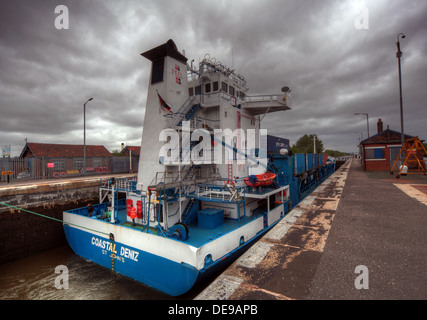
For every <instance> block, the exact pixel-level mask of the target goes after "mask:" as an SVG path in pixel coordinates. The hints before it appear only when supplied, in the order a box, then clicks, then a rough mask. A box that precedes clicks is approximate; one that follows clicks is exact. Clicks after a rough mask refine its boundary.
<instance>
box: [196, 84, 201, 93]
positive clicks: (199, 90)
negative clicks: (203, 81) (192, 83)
mask: <svg viewBox="0 0 427 320" xmlns="http://www.w3.org/2000/svg"><path fill="white" fill-rule="evenodd" d="M201 93H202V87H201V86H197V87H196V94H201Z"/></svg>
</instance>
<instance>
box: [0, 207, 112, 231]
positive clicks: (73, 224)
mask: <svg viewBox="0 0 427 320" xmlns="http://www.w3.org/2000/svg"><path fill="white" fill-rule="evenodd" d="M0 204H2V205H4V206H7V207H10V208H14V209H17V210H21V211H25V212H28V213H31V214H35V215H37V216H40V217H43V218H47V219H50V220H53V221H57V222H61V223H65V224H69V225H70V226H74V227H79V228H82V229H86V230H89V231H93V232H97V233H102V234H105V235H107V236H109V235H110V234H109V233H106V232H102V231H98V230H94V229H91V228H87V227H83V226H80V225H78V224H75V223H71V222H64V220H61V219H57V218H54V217H49V216H46V215H44V214H41V213H37V212H34V211H30V210H26V209H23V208H18V207H15V206H12V205H11V204H7V203H4V202H0Z"/></svg>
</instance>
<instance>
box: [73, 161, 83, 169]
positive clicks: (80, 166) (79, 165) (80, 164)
mask: <svg viewBox="0 0 427 320" xmlns="http://www.w3.org/2000/svg"><path fill="white" fill-rule="evenodd" d="M83 167H84V164H83V159H74V169H76V170H80V169H83Z"/></svg>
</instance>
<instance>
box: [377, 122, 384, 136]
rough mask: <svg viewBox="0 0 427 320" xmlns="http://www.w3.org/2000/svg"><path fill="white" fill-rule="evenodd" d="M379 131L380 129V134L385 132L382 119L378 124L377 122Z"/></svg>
mask: <svg viewBox="0 0 427 320" xmlns="http://www.w3.org/2000/svg"><path fill="white" fill-rule="evenodd" d="M377 129H378V133H380V132H382V131H384V130H383V122H382V120H381V119H378V122H377Z"/></svg>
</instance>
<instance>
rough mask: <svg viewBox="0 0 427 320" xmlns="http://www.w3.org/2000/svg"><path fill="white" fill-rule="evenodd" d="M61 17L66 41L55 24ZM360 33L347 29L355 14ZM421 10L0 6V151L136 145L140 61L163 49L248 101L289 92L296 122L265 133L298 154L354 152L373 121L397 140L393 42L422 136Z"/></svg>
mask: <svg viewBox="0 0 427 320" xmlns="http://www.w3.org/2000/svg"><path fill="white" fill-rule="evenodd" d="M59 4H63V5H66V6H67V7H68V9H69V18H70V25H69V29H68V30H57V29H56V28H55V25H54V21H55V18H56V17H57V14H55V13H54V9H55V7H56V6H57V5H59ZM364 7H366V8H367V9H368V12H369V28H368V29H367V30H358V29H357V28H356V27H355V25H354V21H355V19H356V18H357V16H358V14H360V11H361V9H362V8H364ZM426 16H427V3H426V2H425V1H422V0H421V1H403V0H394V1H366V2H362V1H340V0H336V1H334V0H330V1H308V0H307V1H296V0H293V1H235V0H224V1H184V0H180V1H100V0H99V1H94V0H92V1H81V0H80V1H78V0H77V1H76V0H75V1H67V0H61V1H51V0H44V1H37V2H35V1H23V0H19V1H5V0H1V1H0V51H1V56H0V68H1V71H2V72H1V74H0V107H1V110H2V116H1V118H0V137H1V139H0V144H2V145H3V144H11V145H12V152H13V153H14V154H19V153H20V151H21V149H22V147H23V145H24V139H25V138H28V140H29V141H36V142H63V143H81V141H82V126H83V119H82V118H83V115H82V109H83V103H84V102H85V101H86V100H87V99H88V98H89V97H94V100H93V101H91V102H90V103H88V104H87V131H88V132H87V139H88V143H90V144H104V145H106V146H107V148H109V149H110V150H111V149H117V148H119V146H120V143H121V142H125V143H128V144H135V145H139V144H140V139H141V130H142V122H143V113H144V108H145V100H146V89H147V84H148V76H149V74H148V73H149V68H150V63H149V62H148V61H147V60H146V59H144V58H142V57H141V56H140V53H141V52H143V51H145V50H148V49H150V48H152V47H154V46H157V45H159V44H161V43H164V42H165V41H167V40H168V39H170V38H172V39H174V41H175V42H176V43H177V45H178V48H179V49H180V50H183V49H185V53H186V56H187V57H188V58H189V62H190V61H191V60H192V59H195V63H198V62H199V61H200V60H201V59H203V57H204V55H205V54H206V53H210V55H211V56H213V57H215V58H216V59H217V60H219V61H221V62H222V63H225V64H227V65H230V66H233V67H234V68H235V69H236V71H237V72H238V73H240V74H242V75H244V76H245V78H246V80H247V82H248V86H249V88H250V91H249V94H262V93H266V94H274V93H279V92H280V88H281V87H283V86H284V85H287V86H289V87H291V88H292V90H293V91H292V94H293V110H291V111H286V112H283V113H280V114H279V113H277V114H272V115H268V116H267V117H266V118H265V119H264V121H263V127H264V128H268V129H269V132H270V133H271V134H276V135H281V136H283V137H286V138H290V139H291V143H295V142H296V139H298V138H299V137H300V136H301V135H303V134H305V133H316V134H318V135H319V138H320V139H322V140H323V142H324V145H325V147H327V148H331V149H340V150H342V151H355V150H356V148H355V146H356V144H357V142H358V138H359V137H360V133H361V132H362V133H363V136H364V137H365V138H366V119H365V118H364V117H362V116H354V115H353V113H354V112H368V113H369V115H370V120H371V123H370V124H371V126H370V130H371V134H372V133H374V132H375V130H376V125H375V123H376V121H377V119H378V118H382V119H383V121H384V123H385V124H386V125H387V124H390V127H391V128H392V129H395V130H400V118H399V97H398V82H397V79H398V78H397V59H396V57H395V52H396V45H395V42H396V36H397V34H398V33H399V32H405V33H407V35H408V36H407V38H406V39H404V40H402V50H403V52H404V56H403V58H402V69H403V79H404V109H405V128H406V130H405V131H406V132H408V133H409V134H414V135H419V136H420V138H424V139H426V138H427V132H426V125H425V119H426V118H427V117H426V111H425V103H424V101H425V100H426V93H425V83H426V71H427V63H426V61H425V56H426V54H427V39H426V37H425V34H426V31H427V30H426V29H427V23H426V22H425V17H426Z"/></svg>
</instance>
